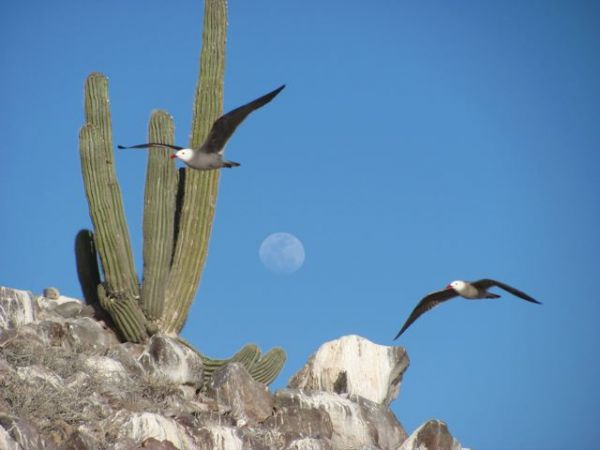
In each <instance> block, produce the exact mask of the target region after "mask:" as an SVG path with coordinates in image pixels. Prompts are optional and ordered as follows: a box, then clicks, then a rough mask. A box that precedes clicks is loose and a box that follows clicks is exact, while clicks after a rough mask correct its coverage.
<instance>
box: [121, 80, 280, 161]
mask: <svg viewBox="0 0 600 450" xmlns="http://www.w3.org/2000/svg"><path fill="white" fill-rule="evenodd" d="M284 87H285V84H284V85H282V86H279V87H278V88H277V89H275V90H274V91H272V92H269V93H268V94H266V95H263V96H262V97H259V98H257V99H256V100H253V101H251V102H250V103H246V104H245V105H242V106H240V107H239V108H236V109H234V110H232V111H229V112H228V113H227V114H224V115H222V116H221V117H219V118H218V119H217V120H216V121H215V122H214V123H213V126H212V128H211V129H210V132H209V133H208V137H207V138H206V140H205V141H204V142H203V143H202V145H200V146H199V147H196V148H185V147H179V146H177V145H171V144H160V143H156V142H149V143H147V144H138V145H131V146H129V147H125V146H123V145H119V146H118V147H119V148H150V147H166V148H171V149H173V150H177V151H176V152H175V153H174V154H172V155H171V158H179V159H180V160H182V161H183V162H184V163H185V164H186V165H187V166H188V167H191V168H192V169H197V170H211V169H220V168H221V167H227V168H231V167H237V166H239V165H240V164H239V163H237V162H235V161H225V160H224V159H223V150H224V148H225V144H226V143H227V140H228V139H229V138H230V137H231V135H232V134H233V132H234V131H235V129H236V128H237V127H238V125H239V124H240V123H242V122H243V121H244V119H245V118H246V117H247V116H248V114H250V113H251V112H252V111H254V110H255V109H258V108H260V107H261V106H264V105H266V104H267V103H269V102H270V101H271V100H273V98H274V97H275V96H276V95H277V94H279V92H281V90H282V89H283V88H284Z"/></svg>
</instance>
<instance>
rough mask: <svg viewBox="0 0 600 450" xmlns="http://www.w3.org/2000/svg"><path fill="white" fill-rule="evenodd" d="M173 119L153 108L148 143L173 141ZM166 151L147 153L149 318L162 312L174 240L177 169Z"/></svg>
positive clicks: (145, 304) (145, 288)
mask: <svg viewBox="0 0 600 450" xmlns="http://www.w3.org/2000/svg"><path fill="white" fill-rule="evenodd" d="M173 132H174V125H173V119H172V118H171V116H169V114H167V113H166V112H164V111H154V112H153V113H152V116H151V117H150V124H149V126H148V142H162V143H165V144H172V143H173ZM168 155H169V150H167V149H164V148H160V147H156V148H154V149H152V151H150V152H148V166H147V170H146V192H145V196H144V276H143V283H142V308H143V310H144V312H145V314H146V316H147V317H148V319H150V320H157V319H160V318H161V316H162V313H163V311H164V303H163V299H164V297H165V290H166V281H167V279H168V276H169V271H170V268H171V258H172V256H173V245H174V239H175V206H176V198H177V181H178V176H177V169H176V168H175V161H173V160H171V159H170V158H168Z"/></svg>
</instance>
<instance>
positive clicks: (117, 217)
mask: <svg viewBox="0 0 600 450" xmlns="http://www.w3.org/2000/svg"><path fill="white" fill-rule="evenodd" d="M226 31H227V1H226V0H205V7H204V30H203V34H202V52H201V57H200V75H199V79H198V84H197V87H196V95H195V102H194V114H193V120H192V132H191V142H190V146H191V147H197V146H199V145H200V144H201V143H202V142H203V141H204V139H205V138H206V136H207V135H208V132H209V130H210V128H211V126H212V124H213V122H214V121H215V119H216V118H217V117H218V116H219V115H220V114H221V112H222V104H223V78H224V74H225V38H226ZM109 104H110V102H109V98H108V80H107V78H106V77H105V76H104V75H102V74H99V73H93V74H91V75H90V76H89V77H88V79H87V81H86V84H85V120H86V123H85V125H84V126H83V127H82V129H81V132H80V155H81V167H82V173H83V179H84V186H85V191H86V196H87V199H88V203H89V208H90V216H91V219H92V222H93V224H94V229H95V233H92V232H90V231H87V230H82V231H81V232H80V233H79V234H78V237H77V240H76V255H77V269H78V274H79V279H80V282H81V284H82V290H83V291H84V295H85V297H86V300H87V301H88V302H90V303H92V304H93V305H95V307H96V308H101V309H102V310H103V311H105V312H107V313H108V315H109V316H110V319H112V320H111V323H112V324H113V326H114V327H115V328H116V330H117V331H118V332H119V334H120V335H121V337H122V338H123V339H124V340H126V341H131V342H143V341H144V340H146V339H147V337H148V336H149V335H151V334H153V333H155V332H162V333H165V334H168V335H172V336H173V335H175V336H176V335H178V334H179V332H180V331H181V329H182V328H183V325H184V323H185V320H186V317H187V315H188V312H189V309H190V306H191V304H192V301H193V298H194V295H195V293H196V289H197V288H198V284H199V281H200V276H201V273H202V268H203V266H204V262H205V260H206V255H207V251H208V242H209V238H210V233H211V228H212V222H213V217H214V211H215V203H216V197H217V189H218V182H219V171H218V170H209V171H197V170H191V169H181V170H180V171H179V172H178V171H177V169H176V167H175V163H174V162H173V161H172V160H170V159H169V158H168V157H167V155H168V154H169V151H168V150H165V149H160V148H153V149H152V150H151V151H148V155H149V156H148V166H147V172H146V173H147V174H146V191H145V196H144V230H143V231H144V247H143V253H144V255H143V256H144V267H143V277H142V282H141V283H140V282H139V281H138V278H137V275H136V271H135V267H134V262H133V255H132V251H131V245H130V240H129V231H128V229H127V223H126V221H125V214H124V211H123V205H122V200H121V192H120V189H119V185H118V183H117V179H116V175H115V167H114V159H113V143H112V128H111V115H110V109H109ZM148 128H149V129H148V142H161V143H165V144H172V143H173V134H174V124H173V120H172V118H171V117H170V116H169V114H167V113H166V112H164V111H154V112H153V113H152V115H151V118H150V123H149V127H148ZM94 244H95V246H94ZM96 251H97V253H98V255H99V257H100V262H101V267H102V272H103V275H104V281H102V280H101V275H100V272H99V270H98V264H97V260H96V253H95V252H96ZM201 356H202V359H203V361H204V363H205V376H206V377H207V378H209V377H210V376H212V373H213V372H214V370H215V369H216V368H218V367H220V366H222V365H224V364H227V363H229V362H232V361H239V362H241V363H242V364H244V365H245V366H246V368H247V369H248V371H249V373H250V374H251V375H252V376H253V377H254V378H255V379H257V380H258V381H261V382H264V383H269V382H271V381H272V380H273V379H274V378H275V376H277V374H278V373H279V371H280V370H281V368H282V367H283V363H284V362H285V353H284V352H283V350H281V349H273V350H271V351H270V352H268V353H266V354H265V355H263V356H262V357H261V353H260V350H259V349H258V347H256V346H255V345H252V344H250V345H247V346H246V347H244V348H243V349H242V350H241V351H240V352H238V354H236V355H234V356H233V357H232V358H229V359H223V360H216V359H211V358H208V357H206V356H204V355H201Z"/></svg>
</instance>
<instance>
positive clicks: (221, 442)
mask: <svg viewBox="0 0 600 450" xmlns="http://www.w3.org/2000/svg"><path fill="white" fill-rule="evenodd" d="M237 430H238V429H237V428H233V427H225V426H221V425H211V426H208V427H206V428H201V429H200V430H199V433H198V434H199V435H200V438H199V441H200V442H199V445H198V447H194V448H197V449H199V450H246V449H247V447H244V441H243V440H242V439H241V438H240V437H239V435H238V431H237Z"/></svg>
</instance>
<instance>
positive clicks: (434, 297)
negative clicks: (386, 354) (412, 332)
mask: <svg viewBox="0 0 600 450" xmlns="http://www.w3.org/2000/svg"><path fill="white" fill-rule="evenodd" d="M454 297H458V294H457V292H456V291H455V290H454V289H452V288H446V289H442V290H441V291H436V292H432V293H431V294H428V295H426V296H425V297H423V299H422V300H421V301H420V302H419V304H418V305H417V306H416V307H415V309H413V311H412V312H411V313H410V316H409V317H408V319H407V320H406V322H405V323H404V325H402V328H401V329H400V331H399V332H398V334H397V335H396V337H395V338H394V340H396V339H398V338H399V337H400V335H401V334H402V333H404V332H405V331H406V329H407V328H408V327H410V326H411V325H412V323H413V322H414V321H415V320H417V319H418V318H419V317H421V315H422V314H424V313H426V312H427V311H429V310H430V309H432V308H435V307H436V306H437V305H439V304H440V303H442V302H445V301H446V300H450V299H451V298H454Z"/></svg>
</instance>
